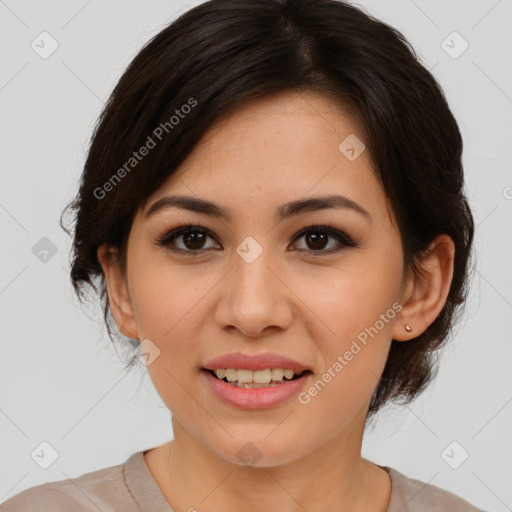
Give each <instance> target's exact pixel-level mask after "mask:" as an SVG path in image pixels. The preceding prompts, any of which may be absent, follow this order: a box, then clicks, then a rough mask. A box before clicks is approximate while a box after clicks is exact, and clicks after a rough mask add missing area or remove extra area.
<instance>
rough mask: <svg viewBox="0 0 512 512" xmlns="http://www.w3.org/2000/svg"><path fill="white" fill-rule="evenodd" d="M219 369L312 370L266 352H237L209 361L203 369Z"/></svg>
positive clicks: (301, 364)
mask: <svg viewBox="0 0 512 512" xmlns="http://www.w3.org/2000/svg"><path fill="white" fill-rule="evenodd" d="M219 368H237V369H241V370H253V371H257V370H266V369H267V368H270V369H272V368H282V369H284V370H293V371H294V372H295V373H301V372H303V371H306V370H309V371H311V369H310V368H309V367H308V366H307V365H305V364H303V363H300V362H298V361H295V360H294V359H290V358H289V357H285V356H282V355H280V354H276V353H272V352H266V353H263V354H245V353H242V352H236V353H232V354H226V355H223V356H219V357H216V358H215V359H212V360H211V361H208V362H207V363H206V364H205V365H204V366H203V369H206V370H213V371H215V370H217V369H219Z"/></svg>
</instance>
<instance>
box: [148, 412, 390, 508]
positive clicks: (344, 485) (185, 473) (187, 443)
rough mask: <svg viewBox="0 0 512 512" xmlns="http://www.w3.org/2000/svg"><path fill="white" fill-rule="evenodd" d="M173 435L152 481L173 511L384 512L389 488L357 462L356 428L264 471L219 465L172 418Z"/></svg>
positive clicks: (384, 477)
mask: <svg viewBox="0 0 512 512" xmlns="http://www.w3.org/2000/svg"><path fill="white" fill-rule="evenodd" d="M173 430H174V439H173V440H172V441H171V442H169V443H166V444H165V445H163V446H162V447H161V448H162V451H161V455H160V463H159V467H158V470H157V471H156V472H157V473H158V478H156V480H157V483H158V484H159V486H160V488H161V489H162V492H163V493H164V496H165V497H166V499H167V500H168V502H169V503H170V505H171V506H172V508H173V509H174V510H176V511H181V510H183V511H189V510H190V511H193V510H208V511H209V512H229V511H232V510H233V511H234V510H251V511H254V512H267V511H268V510H280V511H282V512H299V511H300V512H304V511H305V510H306V511H308V512H320V511H324V510H333V511H337V510H350V511H351V512H363V511H365V512H369V511H371V512H385V511H386V509H387V506H388V503H389V499H390V490H391V482H390V479H389V476H388V474H387V473H386V472H385V471H384V470H383V469H381V468H379V467H378V466H376V465H374V464H373V463H371V462H369V461H367V460H366V459H363V458H361V443H362V430H363V428H360V426H359V425H354V426H351V427H350V428H348V429H345V430H344V431H343V432H342V434H340V435H339V436H338V437H336V438H334V439H332V440H330V441H329V442H327V443H325V444H323V445H322V446H320V447H318V449H316V450H314V451H313V452H311V453H309V454H307V455H305V456H303V457H302V458H300V459H297V460H294V461H293V462H289V463H286V464H282V465H278V466H268V467H255V466H245V465H240V464H234V463H232V462H230V461H227V460H225V459H223V458H222V457H220V456H218V455H217V454H216V453H214V452H212V451H211V450H210V449H208V448H207V447H206V446H204V445H203V444H202V443H199V442H198V441H197V439H196V438H195V437H194V436H192V435H191V434H190V433H189V432H188V431H187V430H186V429H185V428H184V427H183V426H182V425H181V423H179V421H177V420H175V419H174V417H173ZM155 466H156V464H155Z"/></svg>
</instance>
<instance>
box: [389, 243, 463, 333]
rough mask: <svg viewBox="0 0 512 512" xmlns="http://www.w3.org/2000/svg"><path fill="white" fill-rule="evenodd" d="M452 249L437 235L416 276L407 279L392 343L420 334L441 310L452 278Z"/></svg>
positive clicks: (450, 244) (453, 251) (451, 244)
mask: <svg viewBox="0 0 512 512" xmlns="http://www.w3.org/2000/svg"><path fill="white" fill-rule="evenodd" d="M454 258H455V245H454V243H453V240H452V239H451V238H450V237H449V236H448V235H439V236H438V237H437V238H436V239H435V240H434V241H433V242H432V243H431V244H430V247H429V249H428V251H427V253H426V255H425V256H424V258H423V259H422V261H421V262H420V264H419V266H420V268H421V272H420V274H419V275H414V276H410V278H409V280H408V283H407V286H406V287H405V292H404V294H403V296H402V299H403V302H402V304H403V307H402V310H401V311H400V316H399V318H398V319H397V321H396V323H395V325H394V328H393V339H394V340H397V341H407V340H410V339H413V338H415V337H417V336H419V335H420V334H421V333H423V332H424V331H425V330H426V329H427V328H428V326H429V325H430V324H432V322H434V320H435V319H436V318H437V316H438V315H439V313H440V312H441V310H442V309H443V307H444V305H445V303H446V299H447V297H448V293H449V291H450V286H451V282H452V277H453V264H454Z"/></svg>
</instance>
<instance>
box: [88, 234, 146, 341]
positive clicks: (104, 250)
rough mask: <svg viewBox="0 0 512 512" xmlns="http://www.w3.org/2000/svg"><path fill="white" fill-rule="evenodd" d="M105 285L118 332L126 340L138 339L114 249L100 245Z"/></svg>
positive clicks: (131, 309) (98, 253)
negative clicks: (126, 338)
mask: <svg viewBox="0 0 512 512" xmlns="http://www.w3.org/2000/svg"><path fill="white" fill-rule="evenodd" d="M97 255H98V260H99V262H100V264H101V267H102V269H103V274H104V276H105V282H106V285H107V291H108V299H109V304H110V309H111V310H112V315H113V317H114V320H115V322H116V325H117V328H118V329H119V331H120V332H121V333H122V334H124V335H125V336H126V337H128V338H138V330H137V324H136V322H135V315H134V312H133V306H132V302H131V299H130V294H129V290H128V283H127V280H126V277H125V276H124V275H123V271H122V269H121V265H120V263H119V259H118V252H117V249H116V248H115V247H110V246H109V245H108V244H102V245H100V246H99V247H98V251H97Z"/></svg>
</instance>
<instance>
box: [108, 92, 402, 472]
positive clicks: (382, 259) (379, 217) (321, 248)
mask: <svg viewBox="0 0 512 512" xmlns="http://www.w3.org/2000/svg"><path fill="white" fill-rule="evenodd" d="M348 136H350V137H351V138H350V139H348V142H346V143H345V144H346V145H343V144H342V146H341V149H340V144H341V143H342V142H343V141H344V140H345V139H346V138H347V137H348ZM354 136H356V137H358V139H359V140H361V141H363V142H364V140H363V136H362V134H361V132H360V130H359V129H358V127H357V124H356V123H355V122H354V120H353V118H352V117H351V116H350V115H349V114H348V113H347V112H346V111H345V110H343V109H342V108H341V106H339V105H336V104H335V103H334V101H333V100H330V99H328V98H327V97H324V96H319V95H316V94H313V93H309V94H301V95H298V94H296V93H293V92H287V93H281V94H278V95H274V96H271V97H267V98H264V99H258V100H253V101H251V102H250V103H247V104H245V105H244V106H243V107H241V108H239V109H238V110H237V111H236V112H235V113H234V114H232V115H230V116H229V117H227V118H226V119H224V120H223V121H222V122H219V123H217V124H216V125H215V126H214V127H213V128H212V129H210V131H209V132H208V133H207V134H206V135H205V137H204V138H203V139H202V141H201V142H200V144H198V145H197V146H196V148H195V149H194V151H193V152H192V153H191V154H190V155H189V157H188V159H187V160H186V161H185V162H184V163H183V164H182V166H181V167H180V168H179V170H178V172H176V173H175V174H174V175H172V176H171V177H169V179H168V180H167V181H166V182H165V183H164V184H163V185H162V187H161V188H160V189H159V190H157V191H156V192H155V193H154V194H153V195H152V196H151V197H150V198H149V199H148V201H147V203H146V205H145V206H144V208H143V209H141V210H140V211H139V212H138V214H137V215H136V217H135V220H134V222H133V226H132V229H131V232H130V236H129V240H128V246H127V267H126V279H125V280H124V281H122V283H121V288H122V289H123V291H122V292H121V293H120V297H121V298H120V299H119V303H120V307H119V308H116V311H115V318H116V322H117V324H118V326H119V328H120V330H121V331H122V332H123V334H125V335H127V336H130V337H138V338H139V339H140V340H141V341H142V340H150V341H144V342H143V343H146V345H147V347H148V352H149V354H150V355H149V356H148V357H149V358H148V362H149V364H148V366H147V371H148V372H149V375H150V377H151V379H152V381H153V383H154V385H155V388H156V390H157V392H158V393H159V395H160V396H161V398H162V400H163V401H164V402H165V404H166V405H167V406H168V408H169V409H170V411H171V412H172V414H173V421H174V422H177V423H176V425H175V430H176V427H179V428H180V429H183V430H184V431H186V432H188V433H190V435H191V436H193V438H194V439H196V440H197V441H198V442H199V443H200V444H201V445H203V446H205V447H207V448H209V449H210V450H211V451H212V452H214V453H215V454H217V455H219V456H220V457H222V458H223V459H225V460H227V461H231V462H233V463H236V464H241V453H244V451H243V450H246V451H247V450H249V452H250V451H251V450H252V451H253V452H254V453H252V454H251V453H250V454H249V455H253V458H254V459H258V461H257V464H256V465H259V466H273V465H278V464H284V463H288V462H292V461H294V460H297V459H298V458H300V457H303V456H305V455H307V454H309V453H312V452H314V450H318V449H320V448H321V447H322V446H325V445H326V444H327V443H330V442H333V443H334V442H336V441H337V440H342V439H345V440H346V441H348V440H350V439H352V440H353V439H354V438H357V437H358V436H360V435H362V429H363V427H364V420H365V417H366V412H367V408H368V405H369V402H370V398H371V395H372V393H373V391H374V389H375V387H376V385H377V383H378V379H379V377H380V375H381V372H382V370H383V368H384V365H385V361H386V357H387V354H388V351H389V348H390V343H391V339H392V338H393V337H395V334H396V333H395V330H396V329H398V326H397V325H396V324H397V318H398V311H399V309H400V304H401V301H402V299H403V291H404V284H405V283H404V279H403V274H404V268H403V261H402V259H403V253H402V246H401V242H400V236H399V233H398V231H397V229H396V227H395V225H394V222H393V218H392V217H391V216H390V213H389V207H388V204H387V202H386V196H385V193H384V191H383V189H382V188H381V186H380V184H379V182H378V180H377V178H376V177H375V175H374V174H373V171H372V168H371V163H370V158H369V155H368V152H367V151H364V150H363V152H362V153H361V154H360V155H359V156H358V157H357V158H355V159H354V156H357V153H358V152H359V150H360V149H361V146H354V140H356V139H354ZM350 143H352V146H351V144H350ZM350 147H354V152H353V153H352V152H351V151H350ZM349 157H350V158H349ZM178 195H179V196H189V197H192V198H194V199H202V200H204V201H208V202H211V203H215V205H217V206H218V208H219V209H221V210H222V211H223V212H225V217H219V216H215V215H209V214H207V213H204V212H197V211H192V210H188V209H186V208H182V207H179V206H176V205H174V206H171V205H169V204H167V205H165V204H164V203H165V201H164V203H162V202H161V203H159V204H160V207H159V208H153V212H152V213H150V214H149V215H148V212H149V211H150V210H151V209H152V206H153V205H154V204H155V203H157V202H158V201H160V200H162V199H163V198H166V197H170V196H178ZM334 195H336V196H343V197H344V198H345V199H342V200H340V202H339V203H338V204H337V205H331V206H330V207H323V208H318V205H317V208H316V209H315V207H314V205H313V207H310V208H309V209H308V208H303V209H298V208H297V209H295V210H294V209H293V208H289V207H288V208H285V209H284V210H283V205H286V204H288V203H293V202H296V201H304V200H307V199H311V198H321V197H322V198H323V197H326V196H334ZM279 212H281V213H284V214H285V215H283V216H282V217H280V214H279ZM181 226H191V227H192V228H194V227H196V228H195V231H194V229H192V231H191V228H190V227H189V228H187V229H188V231H187V230H185V231H182V232H178V231H176V230H177V228H179V227H181ZM197 226H200V227H197ZM322 226H326V229H325V230H324V231H322V228H321V227H322ZM111 287H112V286H111ZM109 293H110V294H111V295H112V290H110V289H109ZM111 303H112V297H111ZM398 323H400V322H398ZM400 328H402V326H400ZM402 329H403V328H402ZM143 352H144V345H143ZM233 353H242V354H245V355H249V356H255V355H261V354H268V353H272V354H274V356H283V357H287V358H290V359H292V360H293V361H295V362H296V363H299V364H300V365H301V366H302V367H303V368H307V369H308V371H307V372H305V373H304V375H303V377H302V378H301V379H297V382H295V380H294V381H293V382H291V383H289V384H286V383H284V384H278V385H277V386H272V387H269V386H268V384H267V385H265V386H264V387H265V389H264V388H260V389H251V390H248V389H241V388H238V387H233V386H231V385H230V384H226V383H223V382H219V381H218V380H217V379H215V377H213V376H212V375H211V374H210V373H208V372H207V371H206V370H205V369H204V368H205V366H207V365H208V363H209V362H210V361H212V360H213V359H214V358H217V357H219V356H224V355H227V354H233ZM235 364H236V363H233V364H231V365H230V366H229V367H235V368H237V366H235ZM241 366H242V363H240V364H239V365H238V368H240V367H241ZM272 366H275V365H271V364H270V363H269V364H267V367H272ZM278 366H279V367H280V366H283V367H284V368H286V367H287V366H286V364H285V363H283V362H281V363H280V364H279V365H278ZM290 366H291V363H290ZM219 367H226V366H225V365H224V366H219ZM249 367H250V366H249ZM258 368H260V369H261V368H262V366H261V365H260V366H259V367H258ZM258 368H255V369H258ZM263 368H265V362H264V363H263ZM212 379H215V380H216V382H214V383H213V385H212ZM279 386H287V387H288V388H289V390H288V391H286V392H284V391H281V390H278V388H279ZM293 386H294V387H293ZM227 387H229V388H230V389H228V390H227V391H226V389H227ZM220 388H222V390H221V391H216V390H219V389H220ZM233 390H234V391H233ZM219 393H220V394H219ZM244 393H245V394H244ZM249 395H250V396H249ZM248 443H252V444H248ZM241 449H242V452H239V451H240V450H241ZM256 453H257V455H256Z"/></svg>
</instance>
